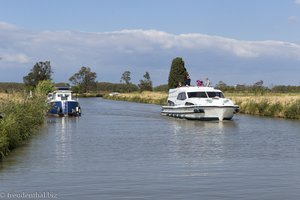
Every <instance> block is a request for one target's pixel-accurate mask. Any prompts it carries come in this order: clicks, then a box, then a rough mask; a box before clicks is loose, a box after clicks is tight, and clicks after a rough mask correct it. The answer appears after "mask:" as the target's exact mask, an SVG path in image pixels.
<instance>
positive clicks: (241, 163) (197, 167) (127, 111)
mask: <svg viewBox="0 0 300 200" xmlns="http://www.w3.org/2000/svg"><path fill="white" fill-rule="evenodd" d="M80 103H81V107H82V111H83V115H82V117H80V118H54V117H52V118H47V120H46V123H45V125H44V126H43V127H42V128H41V129H40V130H39V131H38V133H37V134H36V135H35V136H34V137H33V138H32V139H31V140H30V141H29V142H28V144H25V145H23V146H22V147H20V148H18V149H16V150H14V151H13V152H11V153H10V155H9V156H8V158H7V159H6V160H4V161H3V162H1V163H0V199H13V198H14V199H20V198H26V197H27V198H26V199H30V198H35V197H38V198H35V199H72V200H74V199H75V200H77V199H78V200H82V199H95V200H114V199H130V200H131V199H146V200H153V199H163V200H174V199H175V200H176V199H188V200H193V199H195V200H196V199H197V200H198V199H205V200H216V199H222V200H227V199H228V200H233V199H243V200H248V199H249V200H250V199H251V200H252V199H259V200H261V199H270V200H277V199H278V200H283V199H300V122H299V121H292V120H284V119H272V118H263V117H254V116H247V115H237V116H235V117H234V119H233V121H227V122H201V121H188V120H182V119H175V118H168V117H163V116H160V106H157V105H147V104H137V103H130V102H118V101H110V100H104V99H101V98H88V99H80ZM26 195H27V196H26Z"/></svg>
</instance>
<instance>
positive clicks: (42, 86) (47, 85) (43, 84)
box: [35, 80, 54, 95]
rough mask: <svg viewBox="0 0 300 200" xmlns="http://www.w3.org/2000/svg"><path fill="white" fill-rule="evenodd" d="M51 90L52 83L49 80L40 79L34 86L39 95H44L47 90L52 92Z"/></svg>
mask: <svg viewBox="0 0 300 200" xmlns="http://www.w3.org/2000/svg"><path fill="white" fill-rule="evenodd" d="M53 90H54V84H53V83H52V82H51V80H43V81H40V82H39V83H38V84H37V86H36V88H35V91H36V92H37V93H38V94H41V95H46V94H48V93H49V92H52V91H53Z"/></svg>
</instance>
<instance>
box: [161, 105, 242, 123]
mask: <svg viewBox="0 0 300 200" xmlns="http://www.w3.org/2000/svg"><path fill="white" fill-rule="evenodd" d="M237 111H238V106H163V107H162V111H161V114H162V115H165V116H170V117H176V118H185V119H192V120H219V121H223V120H231V119H232V117H233V115H234V114H235V113H236V112H237Z"/></svg>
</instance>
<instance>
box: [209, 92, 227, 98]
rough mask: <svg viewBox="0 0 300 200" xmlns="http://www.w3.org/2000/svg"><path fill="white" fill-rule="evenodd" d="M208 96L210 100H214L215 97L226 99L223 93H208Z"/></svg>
mask: <svg viewBox="0 0 300 200" xmlns="http://www.w3.org/2000/svg"><path fill="white" fill-rule="evenodd" d="M207 95H208V97H210V98H214V97H219V98H225V97H224V95H223V93H222V92H207Z"/></svg>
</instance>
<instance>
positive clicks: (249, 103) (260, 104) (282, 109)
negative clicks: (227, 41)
mask: <svg viewBox="0 0 300 200" xmlns="http://www.w3.org/2000/svg"><path fill="white" fill-rule="evenodd" d="M167 96H168V95H167V93H164V92H142V93H120V94H118V95H114V96H109V95H104V98H106V99H112V100H119V101H131V102H138V103H150V104H158V105H164V104H165V103H166V100H167ZM225 96H226V97H228V98H230V99H232V100H233V101H234V102H235V103H236V104H237V105H239V106H240V113H244V114H251V115H259V116H270V117H281V118H288V119H300V94H297V93H292V94H277V93H266V94H264V95H261V96H257V95H256V94H252V93H247V94H244V93H228V94H225Z"/></svg>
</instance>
